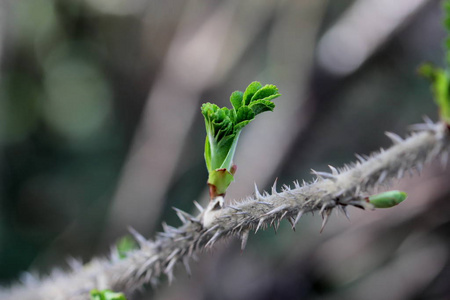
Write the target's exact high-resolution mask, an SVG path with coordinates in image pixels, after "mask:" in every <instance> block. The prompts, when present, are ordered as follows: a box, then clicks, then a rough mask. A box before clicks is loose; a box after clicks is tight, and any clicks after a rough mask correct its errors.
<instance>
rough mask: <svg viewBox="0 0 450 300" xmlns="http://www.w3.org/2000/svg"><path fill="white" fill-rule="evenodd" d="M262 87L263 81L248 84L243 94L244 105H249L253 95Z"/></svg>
mask: <svg viewBox="0 0 450 300" xmlns="http://www.w3.org/2000/svg"><path fill="white" fill-rule="evenodd" d="M261 87H262V85H261V83H260V82H258V81H253V82H252V83H250V84H249V85H248V87H247V88H246V89H245V92H244V96H243V103H244V105H249V104H250V101H251V99H252V98H253V95H254V94H255V93H256V92H257V91H258V90H259V89H260V88H261Z"/></svg>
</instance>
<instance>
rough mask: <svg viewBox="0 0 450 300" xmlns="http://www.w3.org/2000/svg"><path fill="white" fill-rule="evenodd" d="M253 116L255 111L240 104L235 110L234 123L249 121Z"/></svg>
mask: <svg viewBox="0 0 450 300" xmlns="http://www.w3.org/2000/svg"><path fill="white" fill-rule="evenodd" d="M254 118H255V113H254V112H253V110H252V109H251V108H250V107H248V106H242V107H241V108H239V110H238V111H237V112H236V123H237V124H239V123H241V122H242V121H251V120H253V119H254Z"/></svg>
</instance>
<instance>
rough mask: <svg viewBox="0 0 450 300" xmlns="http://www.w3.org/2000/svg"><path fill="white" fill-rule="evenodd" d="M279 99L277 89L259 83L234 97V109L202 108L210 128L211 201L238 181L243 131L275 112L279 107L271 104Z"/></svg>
mask: <svg viewBox="0 0 450 300" xmlns="http://www.w3.org/2000/svg"><path fill="white" fill-rule="evenodd" d="M279 96H280V94H279V93H278V89H277V87H276V86H275V85H270V84H268V85H265V86H262V85H261V83H259V82H257V81H255V82H252V83H251V84H250V85H249V86H248V87H247V88H246V90H245V91H244V92H241V91H235V92H233V93H232V94H231V96H230V102H231V105H232V108H231V109H228V108H227V107H222V108H220V107H218V106H217V105H215V104H212V103H204V104H203V105H202V108H201V110H202V114H203V116H204V118H205V126H206V141H205V161H206V167H207V169H208V173H209V175H208V185H209V186H210V196H211V199H212V198H214V197H217V196H220V195H224V194H225V192H226V190H227V188H228V186H229V185H230V183H231V182H232V181H233V180H234V176H233V175H234V172H235V170H236V168H235V166H234V164H233V158H234V153H235V151H236V147H237V142H238V140H239V135H240V133H241V130H242V129H243V128H244V127H245V126H246V125H247V124H249V123H250V122H251V121H252V120H253V119H254V118H255V117H256V116H257V115H258V114H260V113H263V112H265V111H273V109H274V107H275V104H274V103H273V102H271V101H272V100H273V99H275V98H277V97H279Z"/></svg>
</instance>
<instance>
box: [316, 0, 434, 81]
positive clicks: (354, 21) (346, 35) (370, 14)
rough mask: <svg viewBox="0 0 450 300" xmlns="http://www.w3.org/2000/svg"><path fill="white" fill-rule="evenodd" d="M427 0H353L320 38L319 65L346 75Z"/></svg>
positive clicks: (337, 73) (357, 66) (354, 69)
mask: <svg viewBox="0 0 450 300" xmlns="http://www.w3.org/2000/svg"><path fill="white" fill-rule="evenodd" d="M428 1H429V0H399V1H395V2H394V1H389V0H381V1H380V0H357V1H355V3H354V4H352V6H351V7H350V8H348V9H347V11H346V12H345V14H344V15H343V16H342V17H341V18H340V19H339V20H338V22H336V24H335V25H333V26H332V27H331V28H330V29H328V30H327V32H326V33H325V34H324V35H323V37H322V38H321V39H320V41H319V44H318V49H317V60H318V63H319V65H320V66H321V67H322V68H324V69H325V70H326V71H328V72H330V73H334V74H336V75H341V76H342V75H349V74H351V73H353V72H354V71H356V70H357V69H358V68H359V67H361V65H362V64H363V63H364V62H365V61H366V60H367V59H368V58H370V57H371V56H372V55H373V54H374V53H375V51H376V50H377V49H378V48H379V47H380V46H382V45H383V43H385V42H386V41H387V39H388V38H389V37H390V36H391V35H392V34H393V33H394V32H395V31H397V30H398V29H399V27H401V26H403V25H404V24H405V21H406V20H407V19H408V18H409V17H410V16H411V15H413V14H414V13H416V12H417V11H418V10H419V9H420V8H421V7H422V6H423V5H425V4H426V3H427V2H428Z"/></svg>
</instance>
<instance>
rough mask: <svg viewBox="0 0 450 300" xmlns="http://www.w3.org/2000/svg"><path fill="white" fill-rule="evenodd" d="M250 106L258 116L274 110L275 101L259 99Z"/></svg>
mask: <svg viewBox="0 0 450 300" xmlns="http://www.w3.org/2000/svg"><path fill="white" fill-rule="evenodd" d="M268 98H269V97H268ZM248 107H249V108H251V109H252V110H253V112H254V113H255V116H256V115H258V114H260V113H263V112H265V111H273V109H274V108H275V103H273V102H270V101H269V100H257V101H253V102H251V103H250V105H249V106H248Z"/></svg>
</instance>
